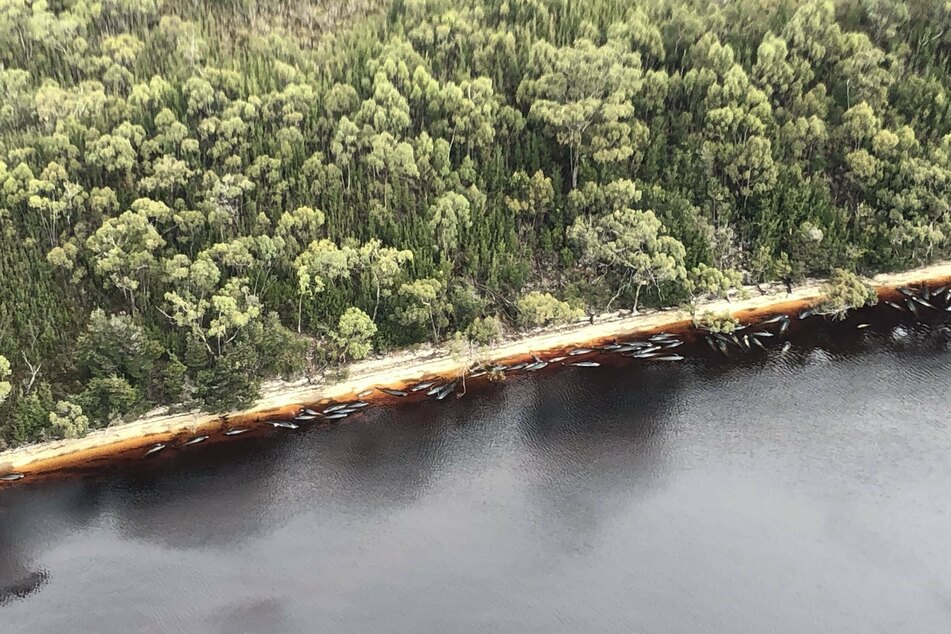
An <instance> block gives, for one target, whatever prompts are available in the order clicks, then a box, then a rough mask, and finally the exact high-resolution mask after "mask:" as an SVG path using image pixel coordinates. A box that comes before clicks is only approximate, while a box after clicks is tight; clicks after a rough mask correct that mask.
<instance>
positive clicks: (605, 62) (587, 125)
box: [519, 39, 646, 189]
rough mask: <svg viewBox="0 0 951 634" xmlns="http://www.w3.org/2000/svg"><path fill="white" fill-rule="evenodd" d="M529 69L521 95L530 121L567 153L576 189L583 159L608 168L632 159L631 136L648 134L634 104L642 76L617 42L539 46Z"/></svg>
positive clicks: (631, 56)
mask: <svg viewBox="0 0 951 634" xmlns="http://www.w3.org/2000/svg"><path fill="white" fill-rule="evenodd" d="M531 68H532V76H531V77H530V78H527V79H525V80H524V81H523V82H522V85H521V86H519V96H520V98H521V100H522V101H523V102H524V103H526V104H528V105H529V115H530V117H531V118H532V119H535V120H537V121H540V122H542V123H543V124H545V125H546V126H547V127H548V128H549V129H550V130H551V131H552V135H553V136H554V137H555V140H556V141H557V142H558V143H559V144H560V145H563V146H565V147H567V148H568V155H569V169H570V173H571V187H572V189H574V188H575V187H577V186H578V169H579V167H580V164H581V160H582V159H583V158H587V157H591V158H593V159H594V160H595V161H597V162H599V163H609V162H614V161H621V160H625V159H628V158H630V157H631V156H632V155H633V154H634V151H635V148H634V147H633V141H634V139H633V137H634V136H643V134H644V132H645V131H646V128H644V126H643V124H642V123H640V122H638V121H636V120H634V119H633V115H634V107H633V106H632V105H631V97H632V96H633V95H634V94H635V92H636V91H637V90H638V89H639V86H640V83H641V80H642V76H643V74H642V72H641V69H640V62H639V59H638V56H637V55H634V54H631V53H630V52H629V51H627V50H626V49H625V48H622V47H619V46H617V45H616V44H615V43H610V44H606V45H604V46H596V45H595V44H593V43H592V42H591V41H590V40H586V39H580V40H578V41H577V42H575V43H574V45H572V46H565V47H561V48H556V47H555V46H553V45H551V44H549V43H548V42H546V41H541V42H538V43H536V44H535V45H534V46H533V47H532V52H531Z"/></svg>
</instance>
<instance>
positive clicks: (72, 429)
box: [50, 401, 89, 438]
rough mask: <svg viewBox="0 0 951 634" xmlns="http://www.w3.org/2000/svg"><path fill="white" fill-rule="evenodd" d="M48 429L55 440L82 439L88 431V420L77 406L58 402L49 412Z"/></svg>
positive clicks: (67, 402)
mask: <svg viewBox="0 0 951 634" xmlns="http://www.w3.org/2000/svg"><path fill="white" fill-rule="evenodd" d="M50 427H51V429H52V431H53V434H54V435H55V436H56V437H57V438H82V437H83V436H85V435H86V433H87V432H88V431H89V418H88V417H87V416H86V415H85V414H83V408H82V407H80V406H79V405H77V404H75V403H71V402H70V401H59V402H58V403H57V404H56V409H55V410H54V411H52V412H50Z"/></svg>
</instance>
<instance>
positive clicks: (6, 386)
mask: <svg viewBox="0 0 951 634" xmlns="http://www.w3.org/2000/svg"><path fill="white" fill-rule="evenodd" d="M8 378H10V362H9V361H7V358H6V357H5V356H3V355H2V354H0V405H2V404H3V402H4V401H5V400H7V397H8V396H10V392H11V391H12V390H13V386H12V385H11V384H10V382H9V381H7V380H6V379H8Z"/></svg>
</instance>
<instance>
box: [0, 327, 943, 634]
mask: <svg viewBox="0 0 951 634" xmlns="http://www.w3.org/2000/svg"><path fill="white" fill-rule="evenodd" d="M843 332H844V331H843ZM843 332H840V333H837V334H836V333H831V332H830V333H826V334H824V335H822V336H821V338H824V339H825V341H819V342H818V345H819V347H817V348H814V349H803V348H801V347H797V348H794V349H793V350H792V351H790V352H789V353H787V354H786V355H782V356H780V355H774V356H773V357H771V358H769V359H762V358H761V359H760V360H753V359H749V360H745V361H742V362H740V363H738V364H732V365H728V364H724V363H722V362H710V361H693V362H689V361H688V362H685V363H682V364H670V365H661V364H657V366H655V367H640V368H633V367H632V368H629V369H626V370H623V371H622V370H618V369H613V368H611V369H608V368H598V369H594V370H580V369H579V370H569V371H564V372H561V373H559V374H556V375H553V376H549V377H544V378H538V377H524V378H521V379H518V380H511V381H509V382H508V383H507V384H505V385H503V386H500V387H498V388H497V389H493V390H488V391H483V392H482V393H479V394H475V395H473V394H470V395H469V396H467V397H466V398H465V399H462V400H460V401H451V402H450V401H447V402H444V403H438V404H437V403H431V404H424V405H421V406H419V407H413V408H409V409H400V410H377V411H373V412H369V413H368V414H367V415H365V416H363V417H362V418H361V419H359V420H358V421H355V422H353V423H350V424H349V425H346V426H341V427H338V428H334V429H330V430H322V431H317V430H312V431H310V432H308V433H287V434H284V435H280V436H278V437H276V438H271V439H264V440H253V441H249V442H245V443H241V442H236V443H235V444H232V445H230V446H227V447H214V448H210V449H208V450H205V451H204V452H203V453H197V452H196V453H194V454H192V455H190V456H182V457H180V458H177V459H175V460H174V461H171V462H166V463H161V464H157V465H153V466H151V467H148V468H147V469H146V468H143V469H139V470H137V471H132V472H125V473H123V474H121V475H120V474H116V475H110V476H108V477H102V478H97V479H89V478H85V479H79V480H72V481H65V482H59V483H52V484H41V485H36V486H32V487H30V486H24V487H17V488H12V489H8V490H6V491H3V492H0V632H3V634H12V633H19V632H24V633H27V632H29V633H37V632H79V633H81V632H94V633H97V634H101V633H108V632H134V631H142V632H145V631H149V632H228V633H232V632H318V631H319V632H384V631H385V632H440V633H442V632H479V631H481V632H497V631H505V632H556V631H557V632H589V631H590V632H678V633H680V632H711V631H713V632H765V631H770V632H796V633H800V632H814V631H825V632H888V633H892V632H916V633H917V632H941V633H946V632H948V631H951V426H949V422H948V419H949V416H948V415H949V411H951V408H949V405H951V399H949V389H948V388H949V387H951V352H949V351H948V350H949V347H948V343H947V339H948V338H947V334H946V333H944V332H943V331H942V330H941V329H921V330H919V331H915V330H912V329H910V328H908V329H899V330H898V331H895V332H892V331H891V330H890V329H883V331H881V332H873V331H865V333H864V334H861V335H859V334H858V333H856V332H855V331H854V330H850V331H849V333H850V334H848V336H843ZM833 339H834V340H835V341H836V343H835V344H834V345H833V344H831V343H829V342H830V341H832V340H833Z"/></svg>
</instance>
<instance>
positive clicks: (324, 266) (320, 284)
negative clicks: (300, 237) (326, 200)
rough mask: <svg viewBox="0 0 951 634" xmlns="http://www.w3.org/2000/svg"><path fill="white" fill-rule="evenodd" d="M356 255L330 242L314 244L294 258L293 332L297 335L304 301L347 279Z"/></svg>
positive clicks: (347, 248) (322, 241) (348, 249)
mask: <svg viewBox="0 0 951 634" xmlns="http://www.w3.org/2000/svg"><path fill="white" fill-rule="evenodd" d="M358 257H359V256H358V254H357V252H356V251H355V250H354V249H353V248H351V247H349V246H345V247H343V248H340V247H338V246H337V245H336V244H335V243H334V242H331V241H330V240H327V239H323V240H320V241H317V240H315V241H314V242H311V243H310V246H308V247H307V249H306V250H305V251H304V252H303V253H301V254H300V255H299V256H297V259H296V260H295V261H294V266H295V267H296V269H297V292H298V303H297V332H300V331H301V311H302V307H303V301H304V297H313V296H314V295H316V294H317V293H321V292H323V290H324V289H325V288H326V287H327V284H328V283H330V282H332V281H334V280H337V279H340V278H342V277H349V276H350V275H351V273H352V271H353V268H354V265H355V264H356V263H357V261H358Z"/></svg>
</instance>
